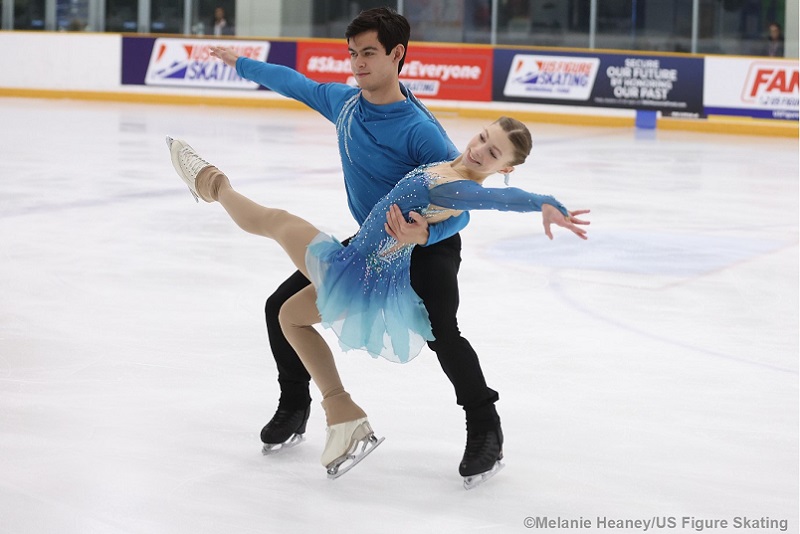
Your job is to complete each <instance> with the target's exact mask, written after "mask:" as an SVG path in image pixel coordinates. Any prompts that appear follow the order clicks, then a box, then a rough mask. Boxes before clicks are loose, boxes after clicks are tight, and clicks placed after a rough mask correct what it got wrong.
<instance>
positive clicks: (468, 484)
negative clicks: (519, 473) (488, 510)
mask: <svg viewBox="0 0 800 534" xmlns="http://www.w3.org/2000/svg"><path fill="white" fill-rule="evenodd" d="M504 467H505V464H504V463H503V462H501V461H500V460H497V462H495V464H494V465H493V466H492V468H491V469H489V470H488V471H484V472H483V473H478V474H477V475H471V476H468V477H464V489H466V490H471V489H474V488H477V487H478V486H480V485H481V484H483V483H484V482H486V481H487V480H489V479H490V478H492V477H493V476H495V475H496V474H497V473H498V472H500V470H501V469H503V468H504Z"/></svg>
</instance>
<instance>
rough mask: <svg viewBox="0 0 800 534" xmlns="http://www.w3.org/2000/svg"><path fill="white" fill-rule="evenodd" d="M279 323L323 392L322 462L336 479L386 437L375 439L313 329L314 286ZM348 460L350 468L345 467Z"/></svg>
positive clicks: (285, 308)
mask: <svg viewBox="0 0 800 534" xmlns="http://www.w3.org/2000/svg"><path fill="white" fill-rule="evenodd" d="M280 322H281V328H282V329H283V333H284V335H285V336H286V339H288V340H289V343H291V345H292V348H294V350H295V351H296V352H297V354H298V355H299V356H300V359H301V360H302V361H303V364H304V365H305V367H306V369H307V370H308V374H309V375H311V378H312V379H313V380H314V383H315V384H316V385H317V387H318V388H319V390H320V392H321V393H322V407H323V409H324V410H325V419H326V421H327V425H328V428H327V436H326V438H325V450H323V451H322V457H321V458H320V462H321V463H322V465H323V466H325V468H326V469H327V470H328V476H329V477H332V478H336V477H337V476H340V475H341V474H343V473H345V472H346V471H348V470H349V469H350V468H352V467H353V466H354V465H355V464H357V463H358V462H360V461H361V460H362V459H363V458H364V457H365V456H366V455H367V454H369V453H370V452H372V450H373V449H374V448H375V447H377V446H378V445H379V444H380V443H381V441H383V438H381V439H380V440H379V439H378V438H376V437H375V433H374V432H373V431H372V427H371V426H370V424H369V421H367V414H366V413H365V412H364V410H362V409H361V407H360V406H358V405H357V404H356V403H355V402H353V399H351V398H350V394H349V393H347V391H345V389H344V386H343V385H342V381H341V379H340V378H339V372H338V371H337V370H336V363H335V361H334V359H333V354H332V353H331V350H330V348H329V347H328V344H327V343H325V340H324V339H322V336H320V335H319V333H318V332H317V331H316V330H315V329H314V327H313V326H311V325H313V324H316V323H318V322H319V312H318V311H317V306H316V291H314V288H313V286H308V287H306V288H305V289H303V290H301V291H300V292H298V293H296V294H295V295H294V296H293V297H292V298H290V299H289V300H287V301H286V303H284V305H283V306H282V307H281V311H280ZM348 460H349V461H350V462H351V463H350V465H349V466H347V467H344V468H342V466H343V465H344V464H345V463H346V462H347V461H348ZM340 468H341V471H340Z"/></svg>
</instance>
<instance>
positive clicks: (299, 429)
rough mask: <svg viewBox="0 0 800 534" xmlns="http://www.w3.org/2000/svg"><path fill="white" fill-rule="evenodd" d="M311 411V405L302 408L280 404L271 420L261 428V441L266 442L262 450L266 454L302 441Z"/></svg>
mask: <svg viewBox="0 0 800 534" xmlns="http://www.w3.org/2000/svg"><path fill="white" fill-rule="evenodd" d="M310 413H311V406H306V407H305V408H300V409H287V408H282V407H281V406H278V410H277V411H276V412H275V415H273V416H272V419H271V420H270V422H269V423H267V426H265V427H264V428H263V429H261V441H262V443H264V447H263V448H262V449H261V452H262V453H263V454H265V455H267V454H274V453H277V452H280V451H282V450H283V449H288V448H290V447H294V446H295V445H299V444H300V443H302V442H303V440H304V438H303V434H305V432H306V422H307V421H308V416H309V414H310Z"/></svg>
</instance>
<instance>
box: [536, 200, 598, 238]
mask: <svg viewBox="0 0 800 534" xmlns="http://www.w3.org/2000/svg"><path fill="white" fill-rule="evenodd" d="M589 212H591V210H575V211H570V212H568V213H569V215H568V216H565V215H564V214H562V213H561V212H560V211H558V209H557V208H555V207H553V206H551V205H550V204H545V205H543V206H542V224H543V225H544V233H545V235H546V236H547V237H549V238H550V239H553V232H552V231H551V230H550V225H552V224H555V225H556V226H561V227H562V228H566V229H567V230H570V231H571V232H572V233H573V234H575V235H576V236H578V237H580V238H581V239H588V237H587V236H586V230H584V229H583V228H579V227H578V226H576V225H578V224H580V225H586V224H591V223H590V222H589V221H584V220H582V219H578V217H577V216H578V215H583V214H584V213H589Z"/></svg>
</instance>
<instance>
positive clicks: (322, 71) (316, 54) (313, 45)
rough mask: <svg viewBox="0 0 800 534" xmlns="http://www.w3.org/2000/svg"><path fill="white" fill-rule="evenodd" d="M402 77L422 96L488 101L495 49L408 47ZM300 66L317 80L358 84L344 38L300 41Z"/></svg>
mask: <svg viewBox="0 0 800 534" xmlns="http://www.w3.org/2000/svg"><path fill="white" fill-rule="evenodd" d="M409 49H410V50H409V53H408V55H407V56H406V61H405V64H404V65H403V70H402V71H401V72H400V81H401V82H403V83H404V84H405V85H406V86H407V87H409V88H410V89H411V90H412V91H413V92H414V94H416V95H417V96H419V97H422V98H438V99H446V100H470V101H482V102H488V101H490V100H491V99H492V50H491V49H490V48H487V47H456V46H423V45H418V44H412V45H411V46H410V47H409ZM297 70H298V71H299V72H300V73H302V74H305V75H306V76H308V77H309V78H311V79H312V80H316V81H318V82H339V83H346V84H349V85H352V86H356V85H357V84H356V81H355V78H354V77H353V74H352V71H351V67H350V56H349V54H348V51H347V46H346V44H345V43H344V41H342V42H324V41H299V42H298V43H297Z"/></svg>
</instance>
